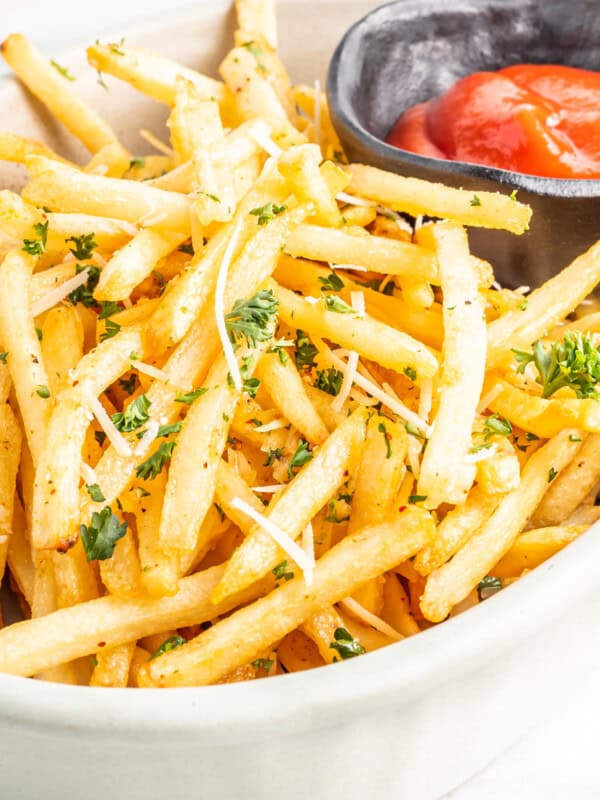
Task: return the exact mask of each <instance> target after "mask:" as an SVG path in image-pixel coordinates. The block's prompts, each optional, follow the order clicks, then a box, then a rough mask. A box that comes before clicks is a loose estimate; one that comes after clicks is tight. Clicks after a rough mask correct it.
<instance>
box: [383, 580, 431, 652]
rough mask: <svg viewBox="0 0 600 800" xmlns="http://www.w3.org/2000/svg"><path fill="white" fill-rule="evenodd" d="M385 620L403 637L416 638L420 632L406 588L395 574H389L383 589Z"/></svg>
mask: <svg viewBox="0 0 600 800" xmlns="http://www.w3.org/2000/svg"><path fill="white" fill-rule="evenodd" d="M381 615H382V617H383V619H384V620H385V621H386V622H387V623H388V625H391V626H392V628H394V630H397V631H398V633H401V634H402V636H414V635H415V633H419V632H420V630H421V629H420V628H419V626H418V625H417V623H416V621H415V618H414V617H413V615H412V612H411V610H410V602H409V599H408V596H407V594H406V592H405V591H404V587H403V586H402V584H401V583H400V581H399V580H398V577H397V576H396V575H395V574H393V573H388V574H387V575H386V578H385V584H384V587H383V611H382V612H381Z"/></svg>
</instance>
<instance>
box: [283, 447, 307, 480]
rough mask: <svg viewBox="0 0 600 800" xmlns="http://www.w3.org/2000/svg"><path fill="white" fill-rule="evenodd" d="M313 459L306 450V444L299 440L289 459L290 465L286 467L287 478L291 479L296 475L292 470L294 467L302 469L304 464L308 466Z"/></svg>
mask: <svg viewBox="0 0 600 800" xmlns="http://www.w3.org/2000/svg"><path fill="white" fill-rule="evenodd" d="M312 458H313V454H312V453H311V452H310V450H309V449H308V442H307V441H305V440H304V439H300V441H299V442H298V447H297V448H296V451H295V453H294V455H293V456H292V457H291V459H290V463H289V465H288V476H289V477H290V478H293V477H294V475H295V474H296V473H295V472H294V469H295V468H296V467H303V466H304V465H305V464H308V462H309V461H311V460H312Z"/></svg>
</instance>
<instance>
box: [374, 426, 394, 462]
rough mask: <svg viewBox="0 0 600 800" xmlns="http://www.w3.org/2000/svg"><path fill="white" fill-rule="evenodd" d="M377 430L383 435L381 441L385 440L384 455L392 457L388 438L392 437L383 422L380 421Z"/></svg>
mask: <svg viewBox="0 0 600 800" xmlns="http://www.w3.org/2000/svg"><path fill="white" fill-rule="evenodd" d="M377 430H378V431H379V433H381V434H382V436H383V441H384V442H385V457H386V458H391V457H392V445H391V444H390V440H391V438H392V436H391V434H389V433H388V432H387V428H386V427H385V424H384V423H383V422H380V423H379V425H378V426H377Z"/></svg>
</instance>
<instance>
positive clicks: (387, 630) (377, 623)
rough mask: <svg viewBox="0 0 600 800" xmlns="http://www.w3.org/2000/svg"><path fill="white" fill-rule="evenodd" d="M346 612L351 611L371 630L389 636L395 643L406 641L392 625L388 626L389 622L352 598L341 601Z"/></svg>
mask: <svg viewBox="0 0 600 800" xmlns="http://www.w3.org/2000/svg"><path fill="white" fill-rule="evenodd" d="M339 604H340V605H341V606H342V607H343V608H345V609H346V611H349V612H350V613H351V614H352V615H353V616H355V617H357V618H358V619H360V620H361V622H364V623H365V624H366V625H370V626H371V628H375V630H376V631H379V632H380V633H383V634H385V635H386V636H389V637H390V639H394V640H395V641H397V642H399V641H400V640H401V639H404V636H402V634H401V633H398V631H397V630H395V629H394V628H392V626H391V625H388V624H387V622H384V621H383V620H382V619H381V618H380V617H377V616H376V615H375V614H372V613H371V612H370V611H368V610H367V609H366V608H364V607H363V606H361V604H360V603H357V602H356V600H353V599H352V598H351V597H346V598H345V599H344V600H340V603H339Z"/></svg>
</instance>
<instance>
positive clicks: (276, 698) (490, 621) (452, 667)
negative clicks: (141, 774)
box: [0, 0, 600, 747]
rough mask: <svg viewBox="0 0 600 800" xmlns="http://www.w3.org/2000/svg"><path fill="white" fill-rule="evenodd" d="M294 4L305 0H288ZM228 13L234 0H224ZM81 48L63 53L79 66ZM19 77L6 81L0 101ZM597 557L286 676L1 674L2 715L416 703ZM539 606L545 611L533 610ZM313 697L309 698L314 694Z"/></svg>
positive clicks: (175, 725)
mask: <svg viewBox="0 0 600 800" xmlns="http://www.w3.org/2000/svg"><path fill="white" fill-rule="evenodd" d="M279 1H280V3H282V4H290V5H293V4H297V3H298V1H299V0H279ZM200 2H201V5H200V7H196V9H195V10H194V11H193V12H189V11H186V12H185V13H184V14H182V15H177V14H174V15H170V16H169V17H168V18H167V17H166V16H165V19H169V22H170V23H171V25H172V26H173V25H184V24H186V23H189V22H192V21H201V20H202V18H203V15H204V14H206V13H214V12H215V5H213V0H200ZM219 3H220V5H221V6H222V7H223V8H224V9H225V12H224V13H225V14H226V13H228V8H229V3H228V2H227V0H219ZM163 28H164V22H163V18H162V17H156V16H155V17H153V18H152V20H151V21H148V22H147V23H142V24H140V25H136V27H135V29H131V28H127V26H123V28H122V29H117V30H116V31H114V29H113V33H119V34H121V33H122V32H125V33H127V32H128V31H129V32H130V33H131V37H130V38H131V40H132V41H135V40H137V39H139V38H141V37H143V36H144V34H146V33H152V32H156V31H157V30H158V29H161V30H162V29H163ZM80 56H81V47H76V48H71V49H69V50H68V51H67V53H66V54H63V56H62V58H61V63H65V64H66V65H67V66H71V65H72V61H73V60H74V59H75V58H79V57H80ZM13 84H14V82H13V81H11V80H10V79H8V80H7V79H2V80H0V103H1V102H2V100H3V95H4V94H5V93H6V92H7V91H9V90H10V87H11V86H12V85H13ZM598 558H600V522H598V523H596V524H594V525H592V526H591V527H590V528H589V530H588V531H586V532H585V533H583V534H582V535H581V536H580V537H578V539H577V540H575V541H574V542H572V543H571V544H570V545H569V546H568V547H566V548H565V549H564V550H563V551H561V552H560V553H558V554H557V555H555V556H553V557H552V558H551V559H549V560H548V561H546V562H544V563H543V564H541V565H540V566H539V567H537V568H536V569H535V570H534V571H532V572H531V573H530V574H528V575H526V576H524V577H523V578H522V579H520V580H519V581H517V582H516V583H515V584H513V585H511V586H508V587H506V588H505V589H504V590H503V591H502V592H499V593H498V594H497V595H495V596H494V597H491V598H489V599H488V600H486V602H485V603H482V604H480V605H478V606H477V607H475V608H472V609H470V610H469V611H467V612H465V613H463V614H461V615H459V616H457V617H453V618H451V619H449V620H447V621H446V622H445V623H444V624H443V625H439V626H436V627H434V628H431V629H430V630H427V631H423V632H421V634H419V635H418V636H414V637H410V638H409V639H406V640H404V641H403V642H399V643H397V644H391V645H389V646H388V647H385V648H382V649H380V650H378V651H376V652H372V653H369V654H368V657H365V658H356V659H352V660H349V661H345V662H341V663H339V664H336V665H335V667H334V666H333V665H329V666H328V667H327V668H320V669H315V670H310V671H306V672H303V673H295V674H291V675H282V676H276V677H273V678H270V679H269V680H257V681H247V682H244V683H236V684H226V685H213V686H202V687H189V688H177V689H161V690H156V689H133V688H127V689H115V688H100V687H89V686H68V685H63V684H53V683H46V682H42V681H36V680H32V679H30V678H22V677H17V676H13V675H8V674H3V673H0V719H1V720H3V721H6V722H8V723H9V724H10V725H11V729H12V730H13V731H14V732H18V731H25V732H30V733H34V734H35V735H56V734H60V735H61V736H63V737H64V738H79V737H81V736H85V735H89V734H90V733H91V732H93V735H94V738H95V739H104V740H114V739H115V736H119V737H121V738H125V737H128V736H129V737H131V738H129V739H128V745H129V746H132V747H137V746H144V745H146V744H148V743H149V742H156V741H158V740H162V741H163V742H164V741H165V737H169V740H170V741H171V740H172V741H173V742H176V743H177V742H183V741H189V736H190V734H193V735H194V737H195V738H194V742H195V743H196V744H197V745H198V746H200V745H208V746H214V745H216V744H221V743H222V744H229V745H231V744H232V743H233V742H235V740H236V739H237V740H238V741H248V740H250V739H252V740H254V741H258V740H260V739H267V738H272V737H273V732H274V730H275V729H276V727H277V726H281V727H280V728H279V729H278V730H279V733H281V731H286V730H287V731H289V730H290V729H292V730H293V732H294V733H300V732H301V731H302V730H308V729H312V730H315V729H318V728H327V727H332V726H334V725H336V724H343V723H348V721H350V720H356V719H357V718H359V717H360V716H361V715H364V716H367V715H373V714H374V713H376V712H377V711H379V710H387V711H389V710H390V708H397V707H399V706H401V705H403V704H406V703H408V702H414V701H415V700H416V699H418V698H419V697H421V696H422V695H423V694H425V693H426V692H430V691H432V690H433V689H436V688H437V687H441V686H443V685H444V684H447V683H448V682H449V681H451V680H453V679H454V680H456V679H457V678H460V677H461V676H464V675H465V674H466V673H468V672H471V671H473V670H475V669H478V668H481V667H484V666H485V665H486V664H487V663H489V662H491V661H492V660H493V659H495V658H497V657H498V655H499V654H501V653H502V652H508V651H510V650H513V649H516V648H517V647H518V646H519V645H521V644H522V643H523V642H524V641H525V640H526V639H527V638H529V637H530V636H533V635H536V634H539V633H541V632H543V630H544V629H546V628H549V627H551V626H552V625H553V623H554V621H555V620H557V619H558V618H560V617H561V615H562V616H565V614H566V611H567V610H568V609H569V608H571V607H572V606H573V605H574V604H575V603H577V602H580V601H581V600H582V599H584V598H585V597H586V596H588V595H592V594H593V593H594V592H595V590H596V584H595V577H594V574H593V573H592V572H591V571H590V570H588V569H587V565H588V563H590V562H591V561H592V560H593V559H598ZM536 612H537V613H536ZM307 698H310V702H307V700H306V699H307Z"/></svg>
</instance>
